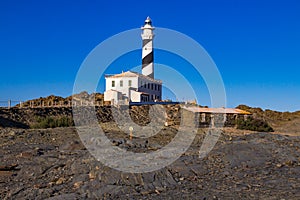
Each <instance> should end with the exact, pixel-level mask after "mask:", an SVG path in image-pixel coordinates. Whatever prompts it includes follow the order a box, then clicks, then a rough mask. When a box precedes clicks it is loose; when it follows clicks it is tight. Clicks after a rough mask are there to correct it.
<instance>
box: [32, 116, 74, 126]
mask: <svg viewBox="0 0 300 200" xmlns="http://www.w3.org/2000/svg"><path fill="white" fill-rule="evenodd" d="M69 126H74V122H73V119H72V118H71V117H66V116H62V117H52V116H50V117H37V119H36V123H34V124H32V125H31V126H30V127H31V128H34V129H39V128H55V127H69Z"/></svg>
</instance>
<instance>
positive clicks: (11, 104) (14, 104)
mask: <svg viewBox="0 0 300 200" xmlns="http://www.w3.org/2000/svg"><path fill="white" fill-rule="evenodd" d="M103 105H104V104H103V102H102V101H96V102H90V101H42V100H41V101H36V100H34V101H26V102H24V101H15V100H7V101H0V108H7V109H10V108H49V107H72V106H103Z"/></svg>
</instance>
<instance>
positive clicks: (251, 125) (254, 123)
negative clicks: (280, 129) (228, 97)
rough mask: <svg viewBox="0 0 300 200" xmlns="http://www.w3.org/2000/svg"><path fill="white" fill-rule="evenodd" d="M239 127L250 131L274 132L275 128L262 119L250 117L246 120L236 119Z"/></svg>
mask: <svg viewBox="0 0 300 200" xmlns="http://www.w3.org/2000/svg"><path fill="white" fill-rule="evenodd" d="M236 124H237V128H238V129H243V130H250V131H260V132H273V131H274V130H273V128H272V127H271V126H270V125H269V124H268V123H267V122H266V121H263V120H261V119H254V118H252V117H249V118H248V119H246V120H242V119H239V120H237V121H236Z"/></svg>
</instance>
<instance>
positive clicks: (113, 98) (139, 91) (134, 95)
mask: <svg viewBox="0 0 300 200" xmlns="http://www.w3.org/2000/svg"><path fill="white" fill-rule="evenodd" d="M141 29H142V34H141V36H142V40H143V48H142V74H140V73H137V72H134V71H125V72H124V71H122V73H120V74H109V75H105V85H106V86H105V92H104V101H107V102H110V103H111V104H112V105H121V104H131V105H134V103H137V102H138V103H142V102H156V101H161V100H162V81H161V80H158V79H154V70H153V68H154V66H153V43H152V41H153V37H154V34H153V30H154V27H153V26H152V22H151V19H150V17H147V19H146V20H145V24H144V26H142V27H141ZM139 105H142V104H139Z"/></svg>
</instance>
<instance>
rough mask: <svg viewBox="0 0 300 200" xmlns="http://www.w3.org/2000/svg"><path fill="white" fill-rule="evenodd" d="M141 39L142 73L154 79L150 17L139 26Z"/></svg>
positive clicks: (152, 35)
mask: <svg viewBox="0 0 300 200" xmlns="http://www.w3.org/2000/svg"><path fill="white" fill-rule="evenodd" d="M141 29H142V30H143V31H142V39H143V50H142V74H143V75H145V76H148V77H150V78H153V79H154V66H153V42H152V41H153V38H154V34H153V30H154V27H153V26H152V22H151V19H150V17H147V19H146V20H145V25H144V26H143V27H142V28H141Z"/></svg>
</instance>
